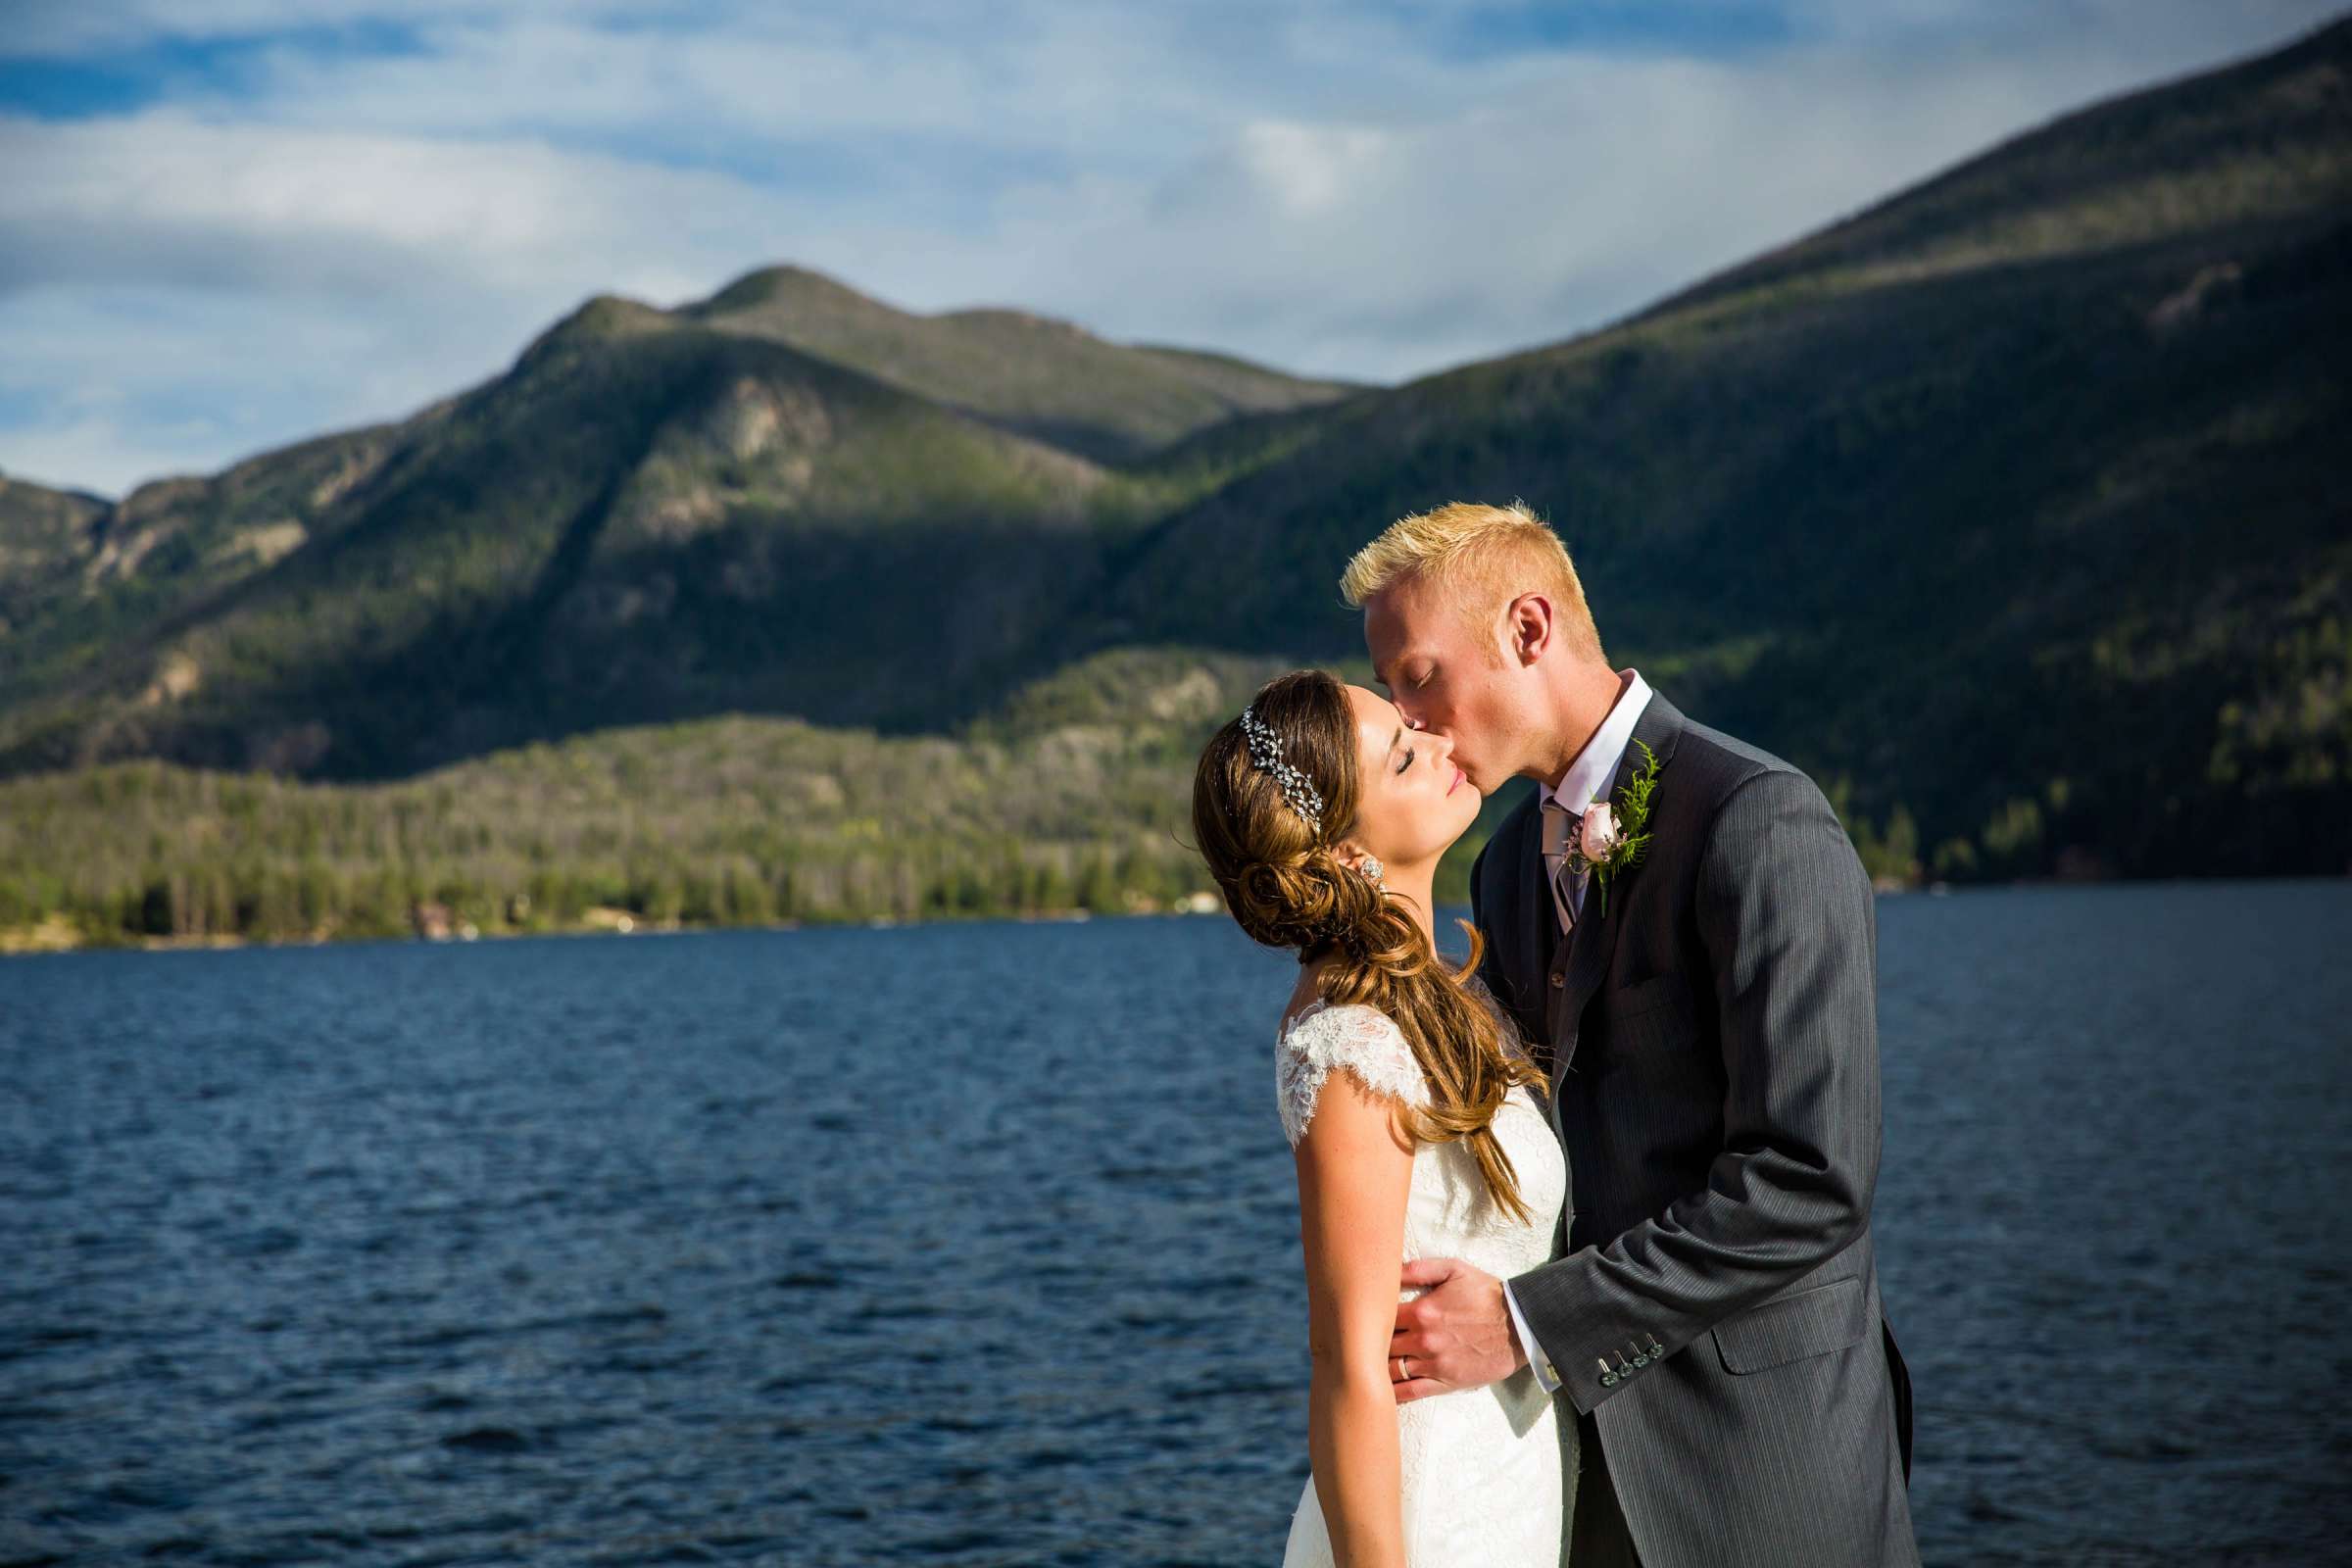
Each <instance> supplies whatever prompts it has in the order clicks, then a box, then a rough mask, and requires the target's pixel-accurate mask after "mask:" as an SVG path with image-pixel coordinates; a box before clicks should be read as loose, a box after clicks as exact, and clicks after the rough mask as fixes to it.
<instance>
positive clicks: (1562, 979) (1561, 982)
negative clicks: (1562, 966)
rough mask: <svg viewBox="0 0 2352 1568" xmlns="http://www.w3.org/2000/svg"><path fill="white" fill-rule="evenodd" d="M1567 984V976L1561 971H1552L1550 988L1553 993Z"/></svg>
mask: <svg viewBox="0 0 2352 1568" xmlns="http://www.w3.org/2000/svg"><path fill="white" fill-rule="evenodd" d="M1567 983H1568V976H1567V974H1566V973H1565V972H1564V971H1562V970H1559V969H1554V970H1552V971H1551V988H1552V989H1553V990H1554V991H1557V990H1559V989H1560V988H1561V987H1562V986H1565V985H1566V984H1567Z"/></svg>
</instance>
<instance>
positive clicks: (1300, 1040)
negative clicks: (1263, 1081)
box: [1274, 1001, 1576, 1568]
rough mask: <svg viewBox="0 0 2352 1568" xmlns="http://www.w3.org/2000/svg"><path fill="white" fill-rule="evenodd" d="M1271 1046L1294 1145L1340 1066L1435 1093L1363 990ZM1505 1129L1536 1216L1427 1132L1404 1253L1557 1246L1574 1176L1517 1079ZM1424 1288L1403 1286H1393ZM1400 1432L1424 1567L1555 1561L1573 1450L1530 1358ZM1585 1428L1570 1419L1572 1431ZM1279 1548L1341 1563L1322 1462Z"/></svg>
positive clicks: (1498, 1260)
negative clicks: (1499, 1197)
mask: <svg viewBox="0 0 2352 1568" xmlns="http://www.w3.org/2000/svg"><path fill="white" fill-rule="evenodd" d="M1274 1054H1275V1074H1274V1077H1275V1086H1276V1089H1277V1092H1278V1093H1279V1095H1280V1099H1281V1105H1282V1124H1283V1131H1284V1133H1285V1134H1286V1135H1287V1136H1288V1137H1289V1139H1290V1141H1291V1144H1292V1146H1293V1147H1294V1148H1296V1147H1297V1145H1298V1143H1299V1139H1300V1138H1301V1137H1302V1136H1304V1135H1305V1132H1306V1128H1307V1123H1308V1122H1309V1121H1310V1120H1312V1119H1313V1117H1314V1113H1315V1101H1316V1097H1317V1096H1318V1095H1319V1094H1320V1093H1321V1092H1322V1089H1323V1083H1324V1080H1325V1079H1326V1078H1327V1077H1329V1076H1330V1074H1331V1072H1332V1070H1333V1069H1334V1068H1346V1069H1348V1071H1350V1072H1352V1073H1354V1074H1355V1075H1356V1077H1357V1078H1359V1079H1360V1080H1361V1081H1362V1082H1363V1083H1364V1084H1365V1085H1366V1086H1367V1087H1369V1088H1370V1089H1372V1090H1374V1091H1376V1092H1378V1093H1381V1094H1386V1095H1392V1096H1395V1097H1397V1098H1398V1099H1401V1100H1403V1101H1405V1102H1406V1103H1410V1104H1415V1105H1426V1104H1427V1103H1429V1086H1428V1082H1427V1080H1426V1079H1425V1078H1424V1076H1423V1074H1422V1072H1421V1066H1420V1063H1419V1062H1417V1061H1415V1060H1414V1059H1413V1054H1412V1047H1411V1046H1410V1045H1408V1044H1407V1043H1406V1041H1405V1038H1404V1035H1403V1034H1402V1032H1400V1031H1399V1030H1398V1029H1397V1025H1396V1024H1395V1023H1394V1022H1392V1021H1391V1020H1390V1019H1389V1018H1388V1016H1387V1015H1386V1014H1384V1013H1382V1012H1381V1011H1379V1010H1378V1009H1377V1008H1374V1007H1370V1006H1366V1005H1362V1004H1360V1003H1348V1004H1343V1005H1339V1006H1333V1005H1329V1004H1327V1003H1325V1002H1321V1001H1316V1002H1312V1003H1309V1004H1308V1005H1306V1006H1304V1007H1302V1008H1300V1009H1299V1013H1298V1015H1297V1016H1296V1017H1294V1018H1293V1019H1292V1020H1291V1022H1290V1024H1289V1025H1288V1026H1287V1027H1286V1028H1285V1029H1284V1030H1283V1033H1282V1037H1281V1039H1280V1041H1279V1042H1278V1043H1277V1045H1276V1048H1275V1053H1274ZM1494 1130H1495V1137H1496V1138H1497V1139H1499V1140H1500V1141H1501V1144H1502V1148H1503V1152H1505V1153H1507V1154H1508V1155H1509V1156H1510V1160H1511V1167H1512V1169H1513V1171H1514V1172H1515V1173H1516V1174H1517V1177H1518V1181H1519V1196H1520V1198H1521V1200H1522V1201H1524V1202H1525V1203H1526V1204H1527V1207H1528V1210H1529V1212H1530V1213H1531V1214H1532V1215H1533V1216H1534V1218H1533V1220H1532V1221H1531V1222H1529V1223H1526V1224H1522V1223H1520V1222H1519V1221H1517V1220H1514V1219H1513V1218H1511V1217H1510V1215H1509V1214H1507V1213H1505V1212H1503V1211H1502V1210H1501V1209H1500V1208H1499V1207H1497V1206H1496V1204H1495V1201H1494V1200H1493V1198H1492V1197H1491V1196H1490V1195H1489V1194H1488V1192H1487V1190H1486V1183H1485V1181H1484V1180H1483V1179H1482V1178H1481V1177H1480V1175H1479V1172H1478V1162H1477V1160H1476V1159H1474V1158H1473V1157H1472V1156H1471V1153H1470V1151H1469V1149H1468V1147H1467V1146H1466V1145H1463V1144H1461V1143H1445V1144H1423V1145H1422V1146H1421V1147H1420V1148H1418V1149H1417V1150H1415V1151H1414V1152H1413V1175H1412V1184H1411V1187H1410V1190H1409V1193H1408V1196H1407V1198H1406V1201H1405V1214H1404V1253H1403V1256H1402V1257H1400V1258H1399V1259H1398V1260H1397V1261H1398V1262H1399V1263H1400V1264H1401V1263H1402V1262H1403V1261H1404V1260H1405V1259H1407V1258H1417V1257H1458V1258H1461V1259H1463V1260H1464V1261H1466V1262H1470V1263H1474V1264H1476V1265H1477V1266H1478V1267H1480V1268H1482V1269H1485V1270H1486V1271H1487V1272H1488V1273H1490V1274H1493V1275H1495V1276H1497V1277H1498V1278H1503V1279H1508V1278H1509V1277H1510V1276H1512V1275H1514V1274H1522V1273H1525V1272H1526V1271H1527V1270H1528V1269H1531V1268H1533V1267H1535V1266H1536V1265H1537V1264H1539V1263H1543V1262H1545V1261H1547V1260H1548V1259H1549V1258H1550V1256H1551V1244H1552V1236H1553V1233H1554V1231H1555V1229H1556V1228H1557V1226H1558V1224H1559V1218H1560V1207H1561V1204H1562V1202H1563V1201H1565V1199H1566V1196H1567V1189H1568V1176H1567V1167H1566V1162H1565V1161H1564V1160H1563V1159H1562V1157H1561V1154H1560V1146H1559V1141H1558V1140H1557V1139H1555V1138H1554V1137H1553V1136H1552V1132H1551V1125H1550V1122H1549V1120H1548V1119H1547V1118H1546V1116H1545V1115H1544V1111H1543V1110H1542V1109H1541V1108H1539V1107H1538V1105H1537V1103H1536V1102H1535V1100H1534V1098H1533V1097H1532V1096H1531V1095H1530V1094H1529V1093H1528V1091H1527V1090H1526V1089H1524V1088H1522V1087H1519V1086H1516V1085H1514V1086H1513V1087H1512V1089H1511V1092H1510V1094H1509V1096H1508V1098H1506V1099H1505V1100H1504V1102H1503V1104H1502V1107H1501V1109H1499V1110H1498V1111H1496V1112H1495V1121H1494ZM1421 1294H1422V1292H1421V1291H1419V1290H1406V1291H1399V1292H1398V1293H1397V1300H1398V1301H1400V1302H1401V1301H1409V1300H1411V1299H1413V1298H1415V1297H1416V1296H1419V1295H1421ZM1397 1439H1398V1449H1399V1452H1398V1457H1399V1459H1400V1460H1401V1466H1400V1472H1401V1476H1402V1481H1403V1499H1402V1501H1403V1517H1404V1555H1405V1561H1406V1562H1408V1563H1410V1564H1412V1565H1413V1568H1457V1565H1458V1568H1537V1565H1543V1568H1557V1565H1558V1564H1559V1562H1560V1521H1561V1510H1562V1508H1563V1506H1564V1500H1563V1497H1562V1494H1561V1475H1562V1471H1563V1469H1564V1468H1567V1469H1571V1470H1572V1469H1573V1462H1574V1455H1573V1453H1563V1451H1562V1447H1561V1433H1560V1428H1559V1425H1558V1420H1557V1417H1556V1416H1555V1414H1554V1413H1553V1409H1552V1400H1551V1396H1550V1395H1548V1394H1545V1393H1544V1388H1543V1385H1541V1384H1539V1383H1538V1382H1537V1381H1536V1375H1535V1373H1534V1372H1533V1371H1532V1370H1530V1369H1529V1368H1527V1367H1521V1368H1520V1369H1519V1370H1518V1371H1516V1372H1514V1373H1512V1374H1511V1375H1510V1376H1509V1377H1507V1378H1504V1379H1503V1380H1502V1381H1501V1382H1499V1383H1493V1384H1489V1385H1488V1386H1487V1387H1485V1388H1483V1389H1465V1390H1460V1391H1458V1392H1455V1393H1451V1394H1439V1395H1432V1396H1430V1397H1427V1398H1422V1399H1415V1400H1413V1401H1411V1402H1410V1403H1407V1404H1401V1405H1398V1406H1397ZM1575 1439H1576V1432H1575V1428H1574V1427H1570V1428H1569V1429H1568V1432H1567V1441H1568V1442H1569V1443H1571V1444H1573V1443H1574V1442H1575ZM1564 1461H1565V1462H1564ZM1282 1561H1283V1568H1331V1563H1332V1554H1331V1538H1330V1536H1329V1534H1328V1533H1327V1531H1326V1530H1325V1527H1324V1522H1323V1508H1322V1503H1321V1500H1320V1499H1319V1498H1318V1497H1317V1496H1316V1495H1315V1482H1314V1477H1312V1476H1311V1475H1310V1476H1309V1477H1307V1481H1306V1490H1305V1492H1304V1493H1303V1494H1302V1495H1300V1496H1299V1508H1298V1511H1297V1512H1296V1513H1295V1514H1294V1515H1293V1516H1292V1518H1291V1534H1290V1540H1289V1542H1288V1543H1287V1544H1286V1545H1285V1547H1284V1549H1283V1554H1282Z"/></svg>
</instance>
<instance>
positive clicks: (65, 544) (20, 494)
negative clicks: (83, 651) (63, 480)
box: [0, 473, 107, 637]
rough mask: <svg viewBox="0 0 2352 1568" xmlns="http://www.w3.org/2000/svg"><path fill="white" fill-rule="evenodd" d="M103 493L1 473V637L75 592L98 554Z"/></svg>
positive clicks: (103, 505) (103, 502)
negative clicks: (79, 575) (77, 576)
mask: <svg viewBox="0 0 2352 1568" xmlns="http://www.w3.org/2000/svg"><path fill="white" fill-rule="evenodd" d="M106 508H107V504H106V501H105V499H104V498H103V497H99V496H93V495H85V494H83V493H81V492H80V491H76V490H53V489H50V488H49V487H48V486H46V485H37V484H32V483H29V482H27V481H26V480H24V479H12V478H10V477H9V476H8V475H7V474H5V473H0V637H6V636H7V635H8V633H9V631H10V630H11V629H13V628H14V626H15V625H16V623H17V621H18V620H19V619H21V618H23V617H24V616H25V615H28V614H34V613H38V612H39V609H40V607H41V606H43V605H46V604H50V603H54V602H55V601H56V600H57V598H58V597H59V596H60V595H62V594H64V593H67V592H69V591H71V584H72V581H73V576H74V573H75V571H76V570H77V568H79V567H81V566H82V565H84V564H86V563H87V562H88V561H89V560H90V559H91V557H92V556H93V555H95V554H96V551H97V544H96V540H95V534H96V525H97V521H98V519H99V518H100V517H101V516H103V515H105V513H106Z"/></svg>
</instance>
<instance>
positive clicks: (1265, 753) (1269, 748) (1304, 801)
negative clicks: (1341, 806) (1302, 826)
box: [1242, 708, 1323, 834]
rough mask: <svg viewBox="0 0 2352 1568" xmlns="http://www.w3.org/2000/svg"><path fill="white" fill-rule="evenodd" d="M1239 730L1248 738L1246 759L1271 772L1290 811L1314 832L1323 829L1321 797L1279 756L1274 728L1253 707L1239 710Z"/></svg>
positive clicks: (1319, 831)
mask: <svg viewBox="0 0 2352 1568" xmlns="http://www.w3.org/2000/svg"><path fill="white" fill-rule="evenodd" d="M1242 733H1243V734H1244V735H1247V736H1249V737H1250V760H1251V761H1252V762H1255V763H1256V764H1257V765H1258V766H1259V767H1261V768H1263V769H1265V770H1266V771H1267V772H1269V773H1271V774H1273V775H1274V776H1275V778H1277V779H1279V780H1280V781H1281V782H1282V798H1283V800H1284V801H1286V802H1288V803H1289V805H1290V808H1291V809H1292V810H1294V811H1297V812H1298V813H1299V815H1300V816H1301V817H1303V818H1305V819H1306V825H1307V827H1308V828H1309V829H1310V830H1312V831H1313V832H1315V833H1318V834H1319V833H1321V832H1322V831H1323V796H1322V792H1321V791H1319V790H1317V789H1316V788H1315V785H1314V781H1313V780H1312V779H1310V778H1308V777H1307V776H1306V775H1305V774H1304V773H1301V772H1299V770H1298V769H1297V768H1295V767H1293V766H1292V765H1291V764H1290V763H1288V762H1286V761H1284V760H1283V759H1282V742H1281V741H1279V740H1277V739H1275V736H1274V731H1273V730H1271V729H1269V728H1268V727H1267V726H1266V721H1265V720H1264V719H1262V718H1260V717H1258V716H1257V712H1256V711H1255V710H1254V709H1249V708H1245V709H1243V710H1242Z"/></svg>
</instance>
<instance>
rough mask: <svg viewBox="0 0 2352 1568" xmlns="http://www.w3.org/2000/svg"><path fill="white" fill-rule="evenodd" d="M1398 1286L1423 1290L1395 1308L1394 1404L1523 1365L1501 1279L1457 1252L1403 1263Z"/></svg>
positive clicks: (1490, 1379) (1491, 1378) (1478, 1384)
mask: <svg viewBox="0 0 2352 1568" xmlns="http://www.w3.org/2000/svg"><path fill="white" fill-rule="evenodd" d="M1398 1283H1399V1284H1400V1285H1401V1286H1402V1287H1403V1288H1404V1289H1406V1290H1413V1289H1417V1288H1419V1287H1422V1286H1427V1287H1428V1291H1427V1292H1426V1294H1424V1295H1422V1296H1419V1297H1416V1298H1414V1299H1412V1300H1409V1301H1405V1302H1402V1303H1400V1304H1399V1305H1398V1306H1397V1333H1396V1336H1395V1337H1394V1338H1393V1339H1392V1340H1391V1341H1390V1342H1389V1381H1390V1383H1391V1385H1392V1387H1393V1388H1394V1389H1395V1391H1396V1395H1397V1403H1398V1404H1409V1403H1411V1402H1412V1401H1413V1400H1415V1399H1422V1398H1427V1397H1429V1396H1430V1395H1433V1394H1451V1393H1453V1392H1454V1391H1455V1390H1457V1389H1483V1388H1485V1387H1486V1386H1487V1385H1488V1384H1490V1383H1494V1382H1496V1381H1497V1380H1499V1379H1502V1378H1506V1377H1509V1376H1510V1375H1511V1374H1512V1373H1513V1372H1516V1371H1517V1370H1518V1369H1519V1368H1521V1367H1523V1366H1525V1365H1527V1355H1526V1352H1525V1351H1523V1350H1522V1349H1521V1348H1519V1337H1518V1336H1517V1335H1516V1334H1514V1333H1512V1332H1511V1309H1510V1308H1509V1307H1508V1306H1507V1305H1505V1304H1504V1302H1503V1299H1502V1281H1501V1280H1499V1279H1497V1278H1495V1276H1494V1275H1492V1274H1489V1273H1488V1272H1487V1271H1486V1270H1484V1269H1481V1268H1476V1267H1474V1266H1472V1265H1471V1264H1468V1263H1465V1262H1463V1261H1462V1260H1461V1259H1460V1258H1458V1257H1423V1258H1415V1259H1414V1260H1413V1261H1411V1262H1409V1263H1407V1264H1405V1265H1404V1271H1403V1272H1402V1274H1400V1275H1399V1276H1398Z"/></svg>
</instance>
